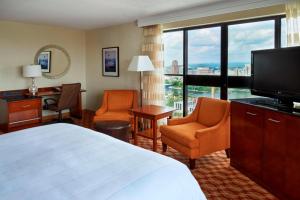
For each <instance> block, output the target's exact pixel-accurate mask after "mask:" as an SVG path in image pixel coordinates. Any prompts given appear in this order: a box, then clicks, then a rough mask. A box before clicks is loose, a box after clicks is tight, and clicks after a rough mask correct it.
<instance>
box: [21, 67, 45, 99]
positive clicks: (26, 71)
mask: <svg viewBox="0 0 300 200" xmlns="http://www.w3.org/2000/svg"><path fill="white" fill-rule="evenodd" d="M41 76H42V70H41V65H26V66H23V77H26V78H32V85H31V87H30V88H29V92H30V93H31V94H32V95H33V96H35V95H36V93H37V92H38V87H37V86H36V83H35V78H37V77H41Z"/></svg>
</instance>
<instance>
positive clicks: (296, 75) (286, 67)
mask: <svg viewBox="0 0 300 200" xmlns="http://www.w3.org/2000/svg"><path fill="white" fill-rule="evenodd" d="M251 66H252V69H251V79H252V82H251V93H252V94H254V95H259V96H265V97H271V98H276V99H278V100H279V101H281V102H282V103H284V104H286V105H289V107H290V106H292V104H293V102H300V47H289V48H281V49H271V50H258V51H252V61H251Z"/></svg>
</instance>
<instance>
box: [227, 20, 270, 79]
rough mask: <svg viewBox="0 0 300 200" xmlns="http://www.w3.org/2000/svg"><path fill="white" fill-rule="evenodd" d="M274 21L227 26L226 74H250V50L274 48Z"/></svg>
mask: <svg viewBox="0 0 300 200" xmlns="http://www.w3.org/2000/svg"><path fill="white" fill-rule="evenodd" d="M274 38H275V21H274V20H268V21H260V22H251V23H243V24H235V25H230V26H228V75H229V76H250V75H251V51H252V50H260V49H272V48H274V46H275V45H274V41H275V40H274Z"/></svg>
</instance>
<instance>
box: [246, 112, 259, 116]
mask: <svg viewBox="0 0 300 200" xmlns="http://www.w3.org/2000/svg"><path fill="white" fill-rule="evenodd" d="M246 114H247V115H251V116H256V115H257V114H255V113H252V112H246Z"/></svg>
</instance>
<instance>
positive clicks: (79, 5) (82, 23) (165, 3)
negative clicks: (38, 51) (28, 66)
mask: <svg viewBox="0 0 300 200" xmlns="http://www.w3.org/2000/svg"><path fill="white" fill-rule="evenodd" d="M230 1H236V0H0V20H13V21H21V22H30V23H39V24H48V25H58V26H66V27H73V28H79V29H93V28H98V27H105V26H110V25H117V24H122V23H126V22H133V21H135V20H137V19H139V18H145V17H149V16H153V15H158V14H163V13H167V12H171V11H176V10H181V9H187V8H193V7H196V6H207V5H211V4H217V3H220V2H230Z"/></svg>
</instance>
